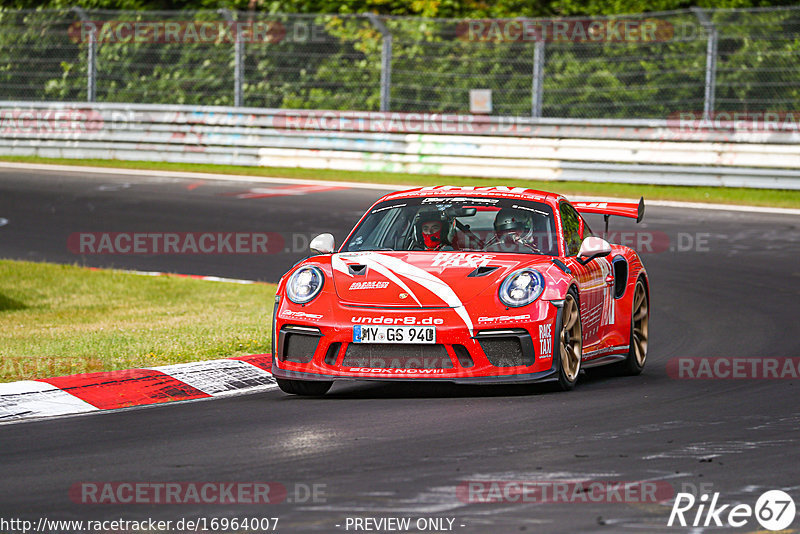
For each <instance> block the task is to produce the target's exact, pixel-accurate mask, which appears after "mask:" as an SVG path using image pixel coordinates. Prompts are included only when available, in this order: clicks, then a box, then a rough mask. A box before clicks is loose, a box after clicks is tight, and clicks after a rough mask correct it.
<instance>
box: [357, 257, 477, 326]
mask: <svg viewBox="0 0 800 534" xmlns="http://www.w3.org/2000/svg"><path fill="white" fill-rule="evenodd" d="M372 259H373V260H374V261H375V262H376V263H378V262H380V263H382V264H383V265H385V266H386V267H387V268H389V269H392V270H393V271H395V272H397V273H399V274H401V275H403V276H405V277H406V278H410V279H411V280H413V281H414V282H416V283H418V284H419V285H421V286H422V287H424V288H425V289H428V290H429V291H430V292H431V293H433V294H434V295H437V296H438V297H440V298H441V299H442V300H443V301H445V303H447V305H448V306H451V307H452V308H454V309H455V312H456V313H457V314H458V315H459V316H460V317H461V319H462V320H463V321H464V324H466V325H467V328H468V329H469V334H470V335H472V334H473V332H472V326H473V325H472V319H470V317H469V314H468V313H467V310H466V309H464V305H463V304H462V302H461V299H459V298H458V295H456V292H455V291H453V288H451V287H450V286H449V285H447V283H445V282H444V281H443V280H442V279H440V278H437V277H436V276H434V275H432V274H431V273H429V272H428V271H425V270H423V269H420V268H419V267H416V266H415V265H411V264H410V263H406V262H404V261H403V260H400V259H398V258H394V257H392V256H384V255H382V254H375V255H374V256H372Z"/></svg>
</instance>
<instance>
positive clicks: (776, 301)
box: [0, 170, 800, 533]
mask: <svg viewBox="0 0 800 534" xmlns="http://www.w3.org/2000/svg"><path fill="white" fill-rule="evenodd" d="M269 187H272V186H269V185H265V184H247V183H231V182H213V181H209V182H205V183H193V182H191V181H188V180H179V179H172V178H152V179H145V178H142V177H135V176H131V177H125V176H106V175H95V176H80V175H78V174H70V173H51V172H45V171H35V172H32V171H21V170H13V171H12V170H2V171H0V218H5V219H7V220H8V223H7V224H6V225H4V226H2V227H0V256H2V257H5V258H17V259H30V260H37V261H40V260H41V261H45V260H46V261H56V262H69V263H75V262H77V263H84V264H86V265H94V266H114V267H122V268H131V269H145V270H159V271H165V270H169V271H174V272H182V273H192V274H208V275H219V276H227V277H239V278H254V279H261V280H267V281H275V280H277V278H278V277H279V276H280V274H281V273H282V272H283V271H284V270H285V269H286V268H288V267H289V266H290V265H291V264H292V263H293V262H294V261H296V260H297V259H299V258H300V257H302V252H301V251H299V250H298V251H296V252H290V253H285V252H281V253H278V254H272V255H257V256H238V255H187V256H183V255H153V256H137V255H103V256H96V255H85V256H80V255H76V254H74V253H72V252H70V250H69V249H68V248H67V245H66V243H67V239H68V237H69V235H70V234H72V233H74V232H85V231H110V232H114V231H123V232H133V231H139V232H142V231H151V232H156V231H161V232H170V231H173V232H180V231H184V232H191V231H218V232H223V231H225V232H227V231H245V232H258V231H270V232H280V233H282V234H292V233H297V234H298V235H300V234H302V235H305V236H309V235H313V234H316V233H319V232H324V231H330V232H332V233H333V234H334V235H335V236H336V238H337V242H339V241H340V240H341V239H342V238H343V237H344V236H345V235H346V233H347V231H348V230H349V229H350V227H351V226H352V224H353V223H354V222H355V220H356V219H357V217H358V216H360V215H361V213H362V212H363V210H364V209H365V208H366V207H367V206H368V205H369V204H370V203H371V202H372V201H374V199H376V198H377V197H378V196H379V195H380V194H381V192H380V191H377V190H357V189H354V190H345V189H343V190H336V191H326V192H318V193H311V194H307V195H297V196H280V197H269V196H267V197H260V198H237V196H236V195H237V194H238V193H241V192H244V191H248V190H250V189H252V188H262V189H263V188H269ZM276 187H277V186H276ZM595 226H599V225H598V224H597V223H595ZM614 228H616V229H622V230H630V229H633V228H634V226H633V225H631V224H628V223H627V222H626V221H622V222H620V221H612V229H614ZM638 229H640V230H648V231H654V232H664V233H665V234H666V235H667V236H669V247H667V248H666V250H664V251H663V252H657V253H650V254H644V255H643V258H644V262H645V265H646V267H647V269H648V272H649V275H650V281H651V344H650V350H649V357H648V363H647V367H646V369H645V372H644V374H643V375H642V376H639V377H615V376H610V375H609V374H608V373H592V374H587V375H586V376H584V377H583V378H582V379H581V381H580V383H579V385H578V387H577V388H576V389H575V390H574V391H572V392H569V393H559V392H554V391H553V390H552V388H549V387H547V386H535V387H528V386H525V387H463V386H460V387H457V386H451V385H445V386H442V385H430V384H428V385H407V384H382V383H352V384H346V385H341V384H337V385H335V386H334V388H333V390H332V391H331V393H330V394H329V395H328V396H326V397H325V398H322V399H307V398H298V397H291V396H287V395H284V394H283V393H281V392H280V391H278V390H273V391H268V392H263V393H259V394H253V395H247V396H240V397H234V398H227V399H217V400H213V401H202V402H192V403H181V404H174V405H167V406H157V407H152V408H147V409H134V410H127V411H120V412H113V413H104V414H98V415H90V416H80V417H72V418H60V419H54V420H41V421H33V422H26V423H19V424H11V425H3V426H0V480H2V484H0V517H2V518H6V519H7V518H12V517H19V518H31V519H38V518H40V517H46V518H48V519H91V520H100V519H120V518H122V519H128V520H139V519H144V518H150V517H152V518H161V519H170V520H177V519H179V518H182V517H183V518H195V517H206V518H209V519H210V518H213V517H228V518H232V517H279V518H280V524H279V528H278V531H279V532H283V533H290V532H346V530H345V524H346V523H345V522H346V519H347V518H348V517H349V518H354V517H358V518H364V517H397V516H402V517H411V518H413V519H415V520H416V518H419V517H426V518H429V517H435V518H452V519H454V520H455V521H454V526H453V530H452V532H470V533H498V532H661V531H671V532H681V531H688V530H689V529H682V528H675V527H673V528H667V527H666V522H667V519H668V517H669V512H670V507H669V506H668V505H659V504H652V503H635V502H632V503H619V502H594V503H591V502H588V503H584V502H567V503H564V502H559V503H540V502H528V503H520V502H499V503H470V502H464V500H463V499H461V498H459V493H458V492H457V488H458V487H459V485H461V484H463V483H464V482H465V481H474V480H483V481H489V480H503V481H541V480H556V481H563V480H600V481H660V483H666V484H669V485H670V487H671V488H673V490H674V491H681V490H687V491H690V492H697V491H698V490H699V491H702V492H709V493H711V492H719V493H720V497H719V500H720V503H726V504H727V503H736V502H741V503H747V504H750V505H754V504H755V501H756V499H757V497H758V496H759V495H760V494H761V493H762V492H763V491H766V490H768V489H780V488H784V489H786V491H787V492H789V493H790V495H792V496H793V497H794V499H795V501H796V502H797V503H798V504H800V447H799V446H798V445H799V444H800V439H798V438H800V431H798V428H800V403H798V399H799V398H800V395H798V393H800V391H798V388H800V383H799V382H798V380H677V379H673V378H671V377H670V376H669V375H668V374H667V370H666V369H667V364H668V362H669V361H670V360H671V359H673V358H678V357H686V356H728V357H748V358H764V357H797V356H800V354H798V349H799V348H800V343H799V342H798V326H797V325H798V317H800V263H799V262H798V260H800V221H798V217H797V216H786V215H765V214H757V215H756V214H750V213H746V212H725V211H713V212H712V211H702V210H696V209H692V210H688V209H677V208H657V207H650V208H648V210H647V214H646V216H645V222H644V223H642V224H641V225H639V228H638ZM698 237H699V238H700V239H701V244H700V246H699V247H698V246H696V245H697V243H696V240H697V238H698ZM690 240H692V241H694V246H689V241H690ZM290 248H291V247H290ZM670 248H671V249H672V250H670ZM682 248H687V249H688V250H679V249H682ZM0 291H2V281H0ZM265 328H268V325H265ZM32 356H33V355H32ZM85 481H131V482H176V481H195V482H201V481H217V482H219V481H228V482H230V481H239V482H250V481H261V482H263V481H274V482H279V483H281V484H283V485H284V486H286V487H287V488H288V489H289V499H288V500H287V501H284V502H283V503H281V504H271V505H248V504H237V505H196V504H183V505H148V504H127V505H87V504H76V503H74V502H72V501H71V500H70V497H69V493H68V492H69V489H70V487H71V486H72V485H73V484H76V483H80V482H85ZM312 484H321V485H324V486H322V487H323V488H324V495H318V499H317V502H307V501H304V499H303V498H302V497H303V496H304V492H303V491H302V488H303V487H304V486H303V485H309V486H310V485H312ZM298 488H299V489H298ZM295 493H297V495H295ZM298 497H300V498H298ZM288 501H293V502H288ZM695 511H696V508H694V509H692V513H691V514H687V518H689V519H692V517H693V514H694V512H695ZM723 518H724V516H723ZM336 525H340V526H339V527H337V526H336ZM798 526H800V523H798V520H796V521H795V523H794V524H793V528H795V529H797V528H798ZM759 529H760V527H759V525H758V524H757V523H756V522H755V520H754V519H751V520H750V521H749V523H748V524H747V526H746V527H744V528H742V529H739V530H737V531H740V532H750V531H758V530H759ZM703 530H706V531H723V530H725V531H727V530H730V529H729V528H725V529H714V528H706V529H703V528H699V529H695V530H694V531H695V532H700V531H703ZM349 532H353V530H352V528H351V529H350V530H349ZM362 532H363V531H362ZM411 532H417V531H416V530H411Z"/></svg>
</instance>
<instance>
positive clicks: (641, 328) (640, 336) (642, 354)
mask: <svg viewBox="0 0 800 534" xmlns="http://www.w3.org/2000/svg"><path fill="white" fill-rule="evenodd" d="M649 321H650V313H649V308H648V306H647V292H646V291H645V289H644V284H643V283H642V282H641V281H639V282H636V291H635V293H634V294H633V325H632V326H633V338H632V339H631V348H633V352H634V355H635V357H636V363H637V364H638V365H639V367H642V366H644V361H645V359H646V358H647V336H648V334H649Z"/></svg>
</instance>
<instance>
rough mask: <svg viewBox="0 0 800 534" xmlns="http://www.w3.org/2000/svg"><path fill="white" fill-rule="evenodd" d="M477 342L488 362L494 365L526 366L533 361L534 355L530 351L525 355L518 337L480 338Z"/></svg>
mask: <svg viewBox="0 0 800 534" xmlns="http://www.w3.org/2000/svg"><path fill="white" fill-rule="evenodd" d="M479 342H480V344H481V348H482V349H483V352H484V353H485V354H486V357H487V358H488V359H489V363H491V364H492V365H494V366H495V367H517V366H519V365H526V366H527V365H533V363H534V355H533V354H532V353H531V354H529V355H528V356H525V354H524V353H523V351H522V344H521V343H520V340H519V338H518V337H497V338H489V339H481V340H479Z"/></svg>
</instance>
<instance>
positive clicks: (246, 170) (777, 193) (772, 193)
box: [0, 156, 800, 208]
mask: <svg viewBox="0 0 800 534" xmlns="http://www.w3.org/2000/svg"><path fill="white" fill-rule="evenodd" d="M0 161H16V162H22V163H50V164H58V165H88V166H92V167H113V168H119V169H147V170H165V171H185V172H206V173H217V174H238V175H246V176H267V177H279V178H305V179H314V180H342V181H347V182H369V183H379V184H403V185H415V186H421V185H438V184H448V185H477V186H488V185H515V186H524V187H530V188H533V189H542V190H544V191H554V192H558V193H562V194H564V195H566V196H570V195H592V196H600V197H627V198H639V197H640V196H644V197H645V199H646V200H678V201H684V202H709V203H716V204H743V205H751V206H773V207H782V208H800V191H794V190H776V189H745V188H728V187H688V186H686V187H683V186H666V185H665V186H662V185H635V184H612V183H594V182H560V181H541V180H507V179H500V178H463V177H458V176H439V175H430V174H406V173H393V172H362V171H336V170H327V169H297V168H287V167H241V166H236V165H202V164H189V163H154V162H139V161H119V160H99V159H84V160H75V159H61V158H58V159H56V158H39V157H11V156H0Z"/></svg>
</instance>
